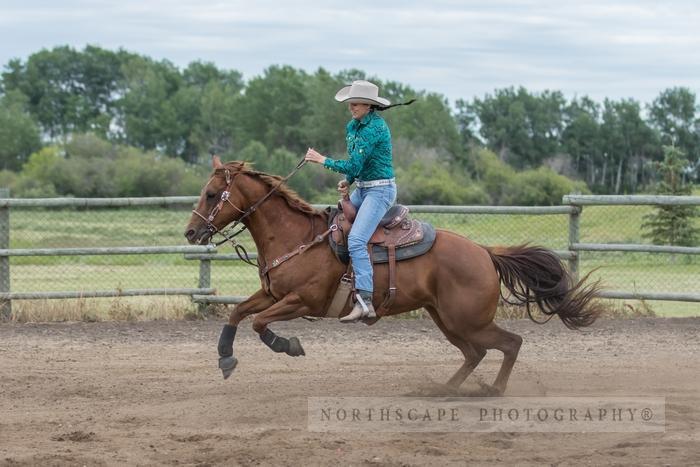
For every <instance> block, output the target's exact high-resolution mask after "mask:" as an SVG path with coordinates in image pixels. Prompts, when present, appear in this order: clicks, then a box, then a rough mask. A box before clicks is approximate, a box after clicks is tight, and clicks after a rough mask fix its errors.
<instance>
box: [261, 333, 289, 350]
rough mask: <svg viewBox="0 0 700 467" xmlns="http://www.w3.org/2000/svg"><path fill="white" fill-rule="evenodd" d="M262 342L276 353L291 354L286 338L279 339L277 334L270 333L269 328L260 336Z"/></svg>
mask: <svg viewBox="0 0 700 467" xmlns="http://www.w3.org/2000/svg"><path fill="white" fill-rule="evenodd" d="M260 340H261V341H263V342H264V343H265V345H266V346H268V347H269V348H271V349H272V350H274V351H275V352H284V353H287V352H289V341H288V340H287V339H285V338H284V337H279V336H278V335H277V334H275V333H274V332H272V331H270V329H269V328H266V329H265V331H264V332H263V333H262V334H260Z"/></svg>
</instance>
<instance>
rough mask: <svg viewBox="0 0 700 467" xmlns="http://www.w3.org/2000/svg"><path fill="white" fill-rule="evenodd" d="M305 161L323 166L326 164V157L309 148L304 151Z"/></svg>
mask: <svg viewBox="0 0 700 467" xmlns="http://www.w3.org/2000/svg"><path fill="white" fill-rule="evenodd" d="M304 160H305V161H309V162H315V163H317V164H323V163H324V162H326V157H325V156H323V155H322V154H321V153H319V152H318V151H316V150H315V149H313V148H309V149H308V150H307V151H306V156H304Z"/></svg>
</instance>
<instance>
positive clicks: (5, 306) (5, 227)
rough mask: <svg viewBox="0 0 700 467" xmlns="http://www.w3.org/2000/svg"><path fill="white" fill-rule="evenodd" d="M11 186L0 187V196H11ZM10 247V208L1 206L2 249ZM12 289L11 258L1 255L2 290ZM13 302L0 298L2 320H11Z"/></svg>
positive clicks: (0, 246)
mask: <svg viewBox="0 0 700 467" xmlns="http://www.w3.org/2000/svg"><path fill="white" fill-rule="evenodd" d="M9 197H10V190H9V188H0V198H9ZM7 248H10V208H9V207H0V249H7ZM9 291H10V258H9V257H7V256H2V257H0V292H9ZM11 315H12V302H11V301H10V300H0V321H4V320H9V319H10V316H11Z"/></svg>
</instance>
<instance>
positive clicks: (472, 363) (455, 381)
mask: <svg viewBox="0 0 700 467" xmlns="http://www.w3.org/2000/svg"><path fill="white" fill-rule="evenodd" d="M426 309H427V310H428V313H430V316H431V317H432V318H433V321H434V322H435V324H436V325H437V327H438V328H440V331H442V333H443V334H444V335H445V337H447V339H448V340H449V341H450V342H451V343H452V345H454V346H455V347H457V348H458V349H459V350H460V351H461V352H462V354H463V355H464V363H463V364H462V366H461V367H459V369H458V370H457V371H456V372H455V374H454V375H453V376H452V378H450V379H449V381H447V385H448V386H450V387H452V388H458V387H460V386H461V385H462V383H464V381H465V380H466V379H467V378H468V377H469V375H470V374H472V372H473V371H474V369H475V368H476V367H477V366H478V365H479V363H480V362H481V360H482V359H483V358H484V355H486V350H484V349H483V348H481V347H478V346H475V345H474V344H472V343H470V342H468V341H466V340H464V339H463V338H461V337H460V336H457V335H456V334H454V333H451V332H450V331H448V330H447V328H446V327H445V323H443V322H442V319H440V315H439V314H438V313H437V310H435V309H434V308H432V307H427V308H426Z"/></svg>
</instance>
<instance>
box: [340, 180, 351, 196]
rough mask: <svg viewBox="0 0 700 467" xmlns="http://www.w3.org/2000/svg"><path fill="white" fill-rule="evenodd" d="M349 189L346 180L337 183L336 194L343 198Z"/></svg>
mask: <svg viewBox="0 0 700 467" xmlns="http://www.w3.org/2000/svg"><path fill="white" fill-rule="evenodd" d="M349 187H350V185H349V184H348V181H347V180H341V181H339V182H338V192H339V193H340V194H341V195H343V196H347V194H348V188H349Z"/></svg>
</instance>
